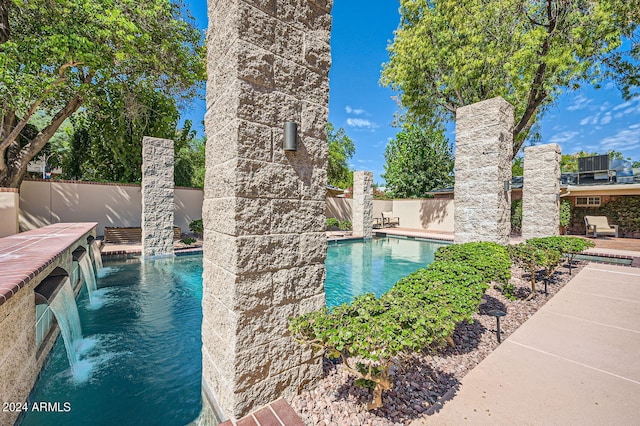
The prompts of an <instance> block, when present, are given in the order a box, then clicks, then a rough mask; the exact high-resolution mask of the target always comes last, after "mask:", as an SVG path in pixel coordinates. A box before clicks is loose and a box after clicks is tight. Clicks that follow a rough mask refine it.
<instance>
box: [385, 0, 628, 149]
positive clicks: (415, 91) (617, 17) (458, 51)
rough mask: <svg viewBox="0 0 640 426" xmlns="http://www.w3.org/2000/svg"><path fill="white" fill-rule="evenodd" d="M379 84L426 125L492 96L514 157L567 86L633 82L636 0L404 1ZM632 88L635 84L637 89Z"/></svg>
mask: <svg viewBox="0 0 640 426" xmlns="http://www.w3.org/2000/svg"><path fill="white" fill-rule="evenodd" d="M400 5H401V7H400V12H401V15H402V17H401V23H400V26H399V27H398V29H397V30H396V32H395V38H394V41H393V43H392V44H391V45H390V46H389V54H390V60H389V62H388V63H386V64H385V65H384V68H383V72H382V83H383V84H384V85H386V86H389V87H391V88H392V89H393V90H396V91H398V92H399V94H400V96H399V100H400V103H401V105H402V107H404V108H406V109H407V114H408V115H410V116H413V117H415V118H416V119H417V120H419V121H422V122H433V121H441V120H453V119H454V115H455V111H456V109H457V108H459V107H461V106H464V105H469V104H472V103H475V102H478V101H482V100H485V99H488V98H492V97H495V96H502V97H503V98H504V99H506V100H507V101H508V102H510V103H511V104H513V105H514V106H515V127H514V130H513V135H514V149H513V155H514V156H516V155H517V154H518V151H519V150H520V148H521V146H522V144H523V143H524V141H525V139H526V138H527V135H528V134H529V132H530V130H531V128H532V126H533V125H534V124H535V122H536V120H537V119H538V118H539V117H540V116H541V114H542V113H543V112H544V110H545V109H546V108H547V107H548V106H549V105H550V104H551V103H553V101H554V99H556V97H557V96H558V95H559V94H560V93H561V91H562V90H564V89H575V88H577V87H579V86H580V85H582V84H584V83H589V84H590V83H594V82H595V83H597V82H599V81H602V80H603V79H605V78H611V77H614V78H617V79H618V82H619V84H620V86H621V87H622V92H623V95H625V96H627V97H628V96H631V94H632V93H631V89H632V88H633V87H634V84H636V83H637V80H638V68H639V67H638V62H637V60H636V61H634V58H633V57H634V55H635V58H636V59H637V58H638V57H639V56H640V55H639V53H640V52H639V45H638V43H637V40H635V41H634V42H633V43H630V44H631V48H630V50H627V51H623V50H622V49H623V47H622V46H623V43H622V42H623V40H625V37H632V36H634V32H635V30H636V29H637V26H638V9H639V7H640V6H639V3H638V0H632V1H628V0H401V1H400ZM636 87H637V86H636Z"/></svg>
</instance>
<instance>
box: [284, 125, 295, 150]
mask: <svg viewBox="0 0 640 426" xmlns="http://www.w3.org/2000/svg"><path fill="white" fill-rule="evenodd" d="M297 142H298V125H297V124H296V123H295V122H293V121H287V122H286V123H284V144H283V148H284V150H285V151H295V150H296V149H297V147H298V146H297V145H298V143H297Z"/></svg>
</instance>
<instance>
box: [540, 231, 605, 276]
mask: <svg viewBox="0 0 640 426" xmlns="http://www.w3.org/2000/svg"><path fill="white" fill-rule="evenodd" d="M527 242H528V243H529V244H532V245H534V246H536V247H538V248H542V249H549V250H555V251H557V252H558V253H560V255H561V256H562V257H565V258H566V259H567V262H568V264H569V271H570V272H571V265H572V263H573V260H574V258H575V257H576V255H577V254H578V253H581V252H583V251H584V250H586V249H588V248H590V247H595V243H594V242H593V241H590V240H586V239H584V238H578V237H567V236H560V237H544V238H531V239H530V240H527Z"/></svg>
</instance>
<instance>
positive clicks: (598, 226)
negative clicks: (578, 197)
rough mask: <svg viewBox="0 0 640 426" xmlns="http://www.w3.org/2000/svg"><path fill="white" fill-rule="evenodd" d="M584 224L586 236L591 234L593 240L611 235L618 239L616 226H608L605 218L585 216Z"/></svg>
mask: <svg viewBox="0 0 640 426" xmlns="http://www.w3.org/2000/svg"><path fill="white" fill-rule="evenodd" d="M584 224H585V226H586V228H587V232H586V235H587V236H589V234H590V233H591V235H593V237H594V238H598V235H611V236H614V237H616V238H618V225H609V220H607V217H606V216H585V217H584Z"/></svg>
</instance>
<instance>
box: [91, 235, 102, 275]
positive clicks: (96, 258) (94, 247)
mask: <svg viewBox="0 0 640 426" xmlns="http://www.w3.org/2000/svg"><path fill="white" fill-rule="evenodd" d="M91 256H92V257H93V262H94V263H95V265H96V274H99V273H100V270H102V254H100V245H99V244H98V240H93V241H91Z"/></svg>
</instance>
